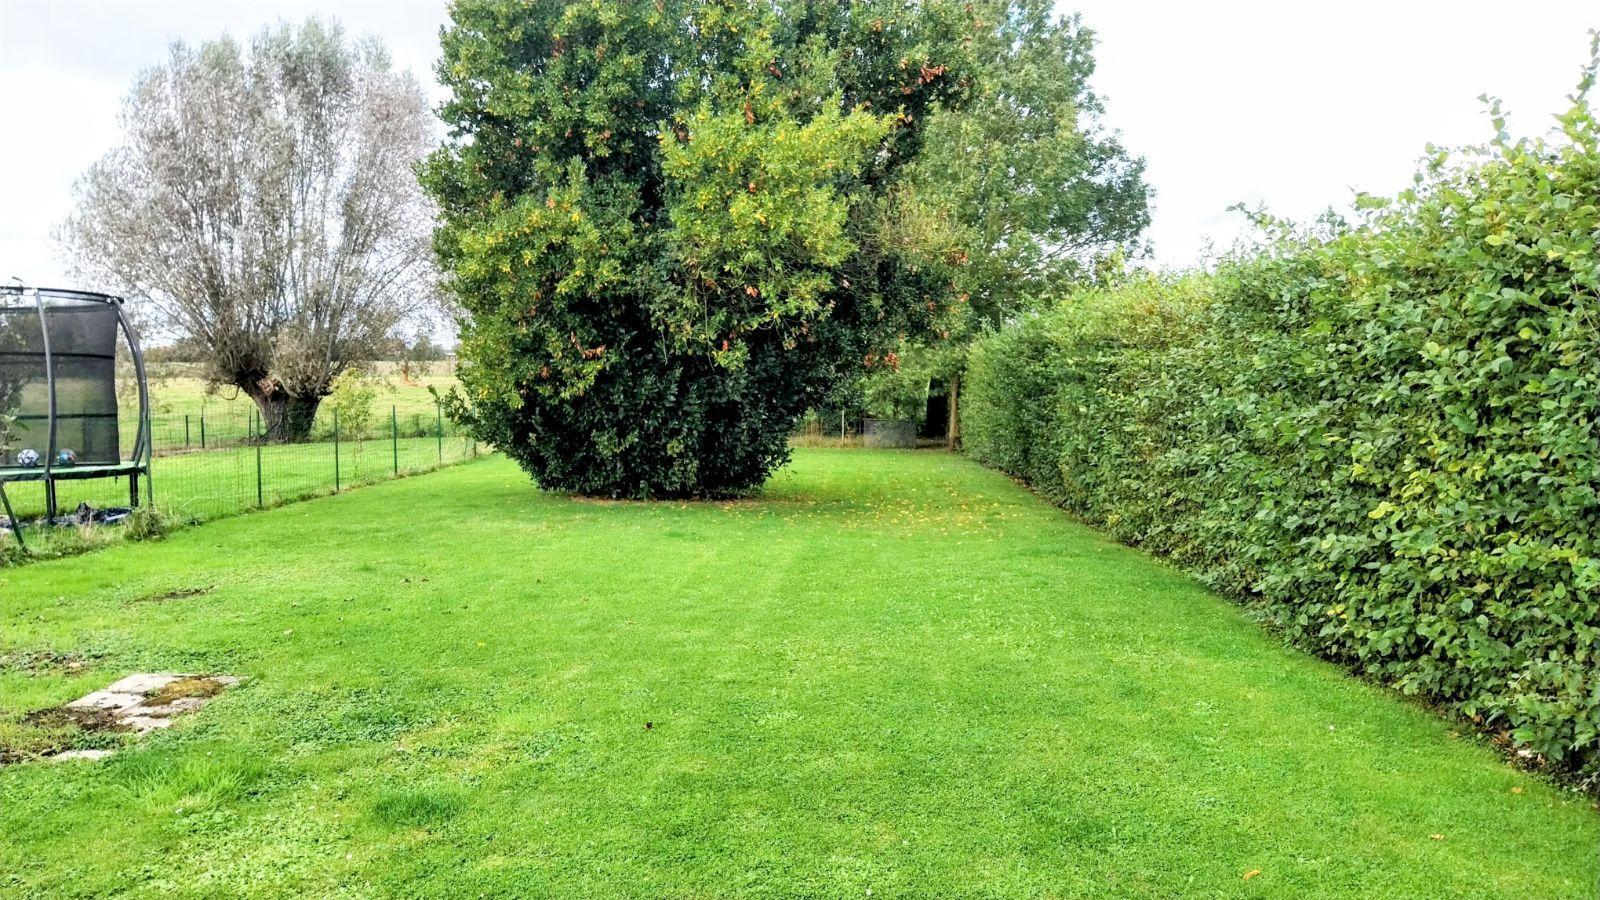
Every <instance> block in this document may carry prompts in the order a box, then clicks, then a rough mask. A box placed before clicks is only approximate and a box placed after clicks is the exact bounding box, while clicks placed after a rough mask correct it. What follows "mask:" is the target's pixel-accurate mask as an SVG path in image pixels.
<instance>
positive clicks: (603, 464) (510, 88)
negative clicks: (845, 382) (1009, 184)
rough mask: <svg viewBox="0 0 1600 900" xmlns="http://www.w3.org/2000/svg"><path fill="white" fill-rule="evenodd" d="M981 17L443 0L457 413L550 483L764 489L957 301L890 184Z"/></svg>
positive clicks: (446, 237)
mask: <svg viewBox="0 0 1600 900" xmlns="http://www.w3.org/2000/svg"><path fill="white" fill-rule="evenodd" d="M982 27H986V26H985V25H984V23H982V21H981V20H980V18H979V17H978V16H976V15H974V13H973V12H972V9H971V8H970V7H968V6H966V5H964V4H959V3H945V2H924V3H915V4H909V3H904V2H884V0H873V2H857V3H800V4H791V3H776V2H737V3H735V2H684V0H590V2H581V3H562V2H531V3H530V2H524V0H457V2H456V4H455V5H454V7H453V8H452V24H451V26H450V27H449V28H448V29H447V30H446V32H445V34H444V37H443V46H444V56H443V60H442V62H441V63H440V68H439V72H440V77H441V78H442V79H443V81H444V83H445V84H446V85H447V86H448V87H449V88H450V89H451V91H452V97H451V99H450V100H449V101H448V102H447V103H446V104H445V106H444V108H443V111H442V115H443V117H444V119H445V121H446V122H447V124H448V125H449V127H450V129H451V138H450V140H449V142H448V143H447V144H446V146H445V147H443V148H442V149H441V150H439V151H438V152H437V153H436V154H435V155H434V157H433V158H432V159H431V161H430V163H429V165H428V166H427V169H426V171H425V173H424V183H425V184H426V185H427V187H428V188H429V189H430V190H431V192H432V193H433V195H434V196H435V197H436V198H437V199H438V201H439V203H440V205H441V207H442V210H443V215H444V223H443V225H442V227H441V228H440V230H439V232H438V235H437V247H438V251H439V254H440V256H441V258H442V260H443V262H444V265H445V267H446V269H447V270H448V271H449V272H450V274H451V284H452V286H453V289H454V291H455V293H456V294H457V296H458V298H459V300H460V303H461V306H462V307H463V309H464V316H463V320H464V321H463V323H462V324H463V328H462V342H461V347H460V350H459V353H460V360H461V367H460V376H461V381H462V386H463V392H462V393H461V394H460V395H457V396H456V397H455V398H454V401H453V403H452V407H453V411H454V414H455V415H457V416H458V417H459V418H460V419H461V420H463V421H464V422H465V423H466V424H467V425H468V426H469V427H470V428H471V429H472V430H473V431H474V432H475V433H476V434H477V436H478V437H480V438H481V439H483V440H486V441H489V442H492V443H493V444H495V445H496V446H498V447H500V448H502V449H503V450H504V451H505V452H506V453H508V454H509V455H511V456H512V457H513V458H514V459H516V460H517V461H518V462H519V463H521V464H522V466H523V467H524V468H526V469H527V470H528V471H529V473H530V474H532V475H533V476H534V478H535V479H536V480H537V481H538V482H539V483H540V484H541V485H542V486H544V487H547V488H552V489H560V490H573V491H579V492H583V493H592V494H604V495H610V496H627V497H644V496H703V495H716V494H724V493H728V492H733V491H738V490H741V489H745V488H748V487H751V486H753V485H756V484H759V483H760V482H761V481H762V480H763V479H764V478H765V477H766V476H767V475H768V474H769V473H770V472H771V471H772V470H773V468H774V467H776V466H777V465H779V464H780V463H781V462H782V461H783V460H784V458H785V457H786V455H787V437H788V435H789V433H790V431H791V429H792V428H793V426H794V423H795V421H796V420H797V418H798V417H799V416H800V414H801V413H802V412H803V411H804V410H805V409H806V408H807V407H808V406H810V405H811V404H813V403H814V402H816V401H817V400H819V399H821V397H822V396H823V395H824V394H825V393H826V392H827V391H828V390H829V389H830V388H831V387H832V386H833V385H834V384H835V383H836V382H837V381H838V379H839V378H840V377H842V376H844V375H847V374H849V373H852V372H853V371H855V370H857V369H858V368H859V367H860V365H861V362H862V360H863V359H864V358H866V357H867V356H869V355H870V354H872V353H873V352H874V350H875V349H877V348H880V347H883V346H886V345H887V344H888V343H889V342H891V341H892V340H894V338H895V336H896V335H897V334H900V333H903V332H905V331H906V330H907V329H910V328H915V327H917V326H918V325H919V324H926V321H927V320H928V319H930V318H931V317H932V316H934V315H935V314H936V313H938V312H939V311H940V309H941V307H942V306H943V304H945V303H946V302H947V301H948V299H949V298H950V296H951V295H952V293H953V291H952V288H951V278H952V275H951V270H950V268H949V263H950V262H951V259H952V258H954V257H955V256H956V255H957V253H956V252H955V249H954V248H952V247H949V246H948V245H946V246H940V242H939V241H937V240H929V239H927V238H926V237H925V236H926V235H928V234H930V233H931V232H930V230H929V229H927V228H924V227H922V226H923V224H924V223H922V222H921V221H919V219H920V218H921V217H922V216H923V214H922V213H921V212H919V210H920V209H922V208H924V204H923V203H920V202H917V201H915V200H913V199H908V198H909V197H911V194H912V192H909V191H906V190H904V187H905V179H904V177H903V174H902V173H903V172H904V171H905V169H906V166H907V164H908V163H910V162H912V161H913V160H915V159H916V158H917V156H918V154H919V153H920V152H921V151H922V149H923V134H924V131H923V129H924V125H925V123H926V122H927V121H928V120H929V117H930V114H931V113H932V111H933V110H935V109H948V108H958V107H959V106H960V104H961V103H962V102H963V98H964V97H965V96H966V94H967V93H968V92H969V91H970V88H971V84H972V80H971V79H972V71H973V58H974V57H973V49H972V48H973V34H974V32H975V31H976V30H978V29H980V28H982ZM919 320H920V322H919Z"/></svg>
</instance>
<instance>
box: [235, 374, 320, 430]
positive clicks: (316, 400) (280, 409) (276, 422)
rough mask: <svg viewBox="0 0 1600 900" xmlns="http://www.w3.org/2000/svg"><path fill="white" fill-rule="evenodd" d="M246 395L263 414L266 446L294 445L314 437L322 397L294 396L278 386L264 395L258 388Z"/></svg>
mask: <svg viewBox="0 0 1600 900" xmlns="http://www.w3.org/2000/svg"><path fill="white" fill-rule="evenodd" d="M245 393H247V394H249V395H250V399H252V400H254V401H255V402H256V408H257V409H259V410H261V427H262V429H263V431H264V432H265V435H264V439H265V440H266V442H267V443H269V444H292V443H299V442H301V441H304V440H307V439H309V438H310V437H311V424H312V423H313V422H314V421H316V418H317V407H318V406H320V405H321V404H322V398H321V397H317V396H311V397H299V396H295V395H293V394H290V393H288V392H287V391H285V390H283V388H281V387H279V386H277V385H272V386H270V387H269V388H268V389H267V390H265V391H263V390H261V389H260V388H259V387H257V388H254V389H252V390H246V391H245Z"/></svg>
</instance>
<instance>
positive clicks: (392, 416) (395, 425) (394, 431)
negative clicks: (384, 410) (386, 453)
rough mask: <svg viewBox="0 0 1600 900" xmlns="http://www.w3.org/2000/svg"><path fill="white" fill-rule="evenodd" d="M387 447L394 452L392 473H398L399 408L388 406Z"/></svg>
mask: <svg viewBox="0 0 1600 900" xmlns="http://www.w3.org/2000/svg"><path fill="white" fill-rule="evenodd" d="M389 449H390V451H391V452H392V453H393V454H394V474H396V475H399V474H400V410H399V409H398V408H397V407H393V406H391V407H389Z"/></svg>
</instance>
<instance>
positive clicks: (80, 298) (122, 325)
mask: <svg viewBox="0 0 1600 900" xmlns="http://www.w3.org/2000/svg"><path fill="white" fill-rule="evenodd" d="M119 344H120V345H121V347H122V348H123V349H125V351H126V352H127V353H128V357H129V359H130V360H131V361H132V363H133V377H134V379H135V380H136V381H137V389H138V402H139V411H138V416H137V422H136V423H130V424H134V427H135V428H136V432H135V433H134V434H133V435H131V437H132V441H131V443H130V444H129V449H128V451H127V452H126V453H124V450H123V437H124V435H123V428H122V426H123V424H124V423H123V421H122V415H121V414H120V413H119V411H118V404H117V353H118V349H119ZM0 416H4V418H0V428H5V433H3V434H0V500H4V501H5V503H4V505H5V510H4V512H5V515H6V518H7V521H8V522H9V523H10V526H11V531H12V532H13V533H14V534H16V535H17V536H18V537H19V538H20V536H21V532H20V525H21V523H20V522H19V521H18V519H17V517H16V516H15V515H13V514H12V511H11V508H10V507H11V504H10V500H9V498H8V497H6V496H5V485H7V484H9V483H14V482H42V483H43V487H44V501H45V519H44V521H45V522H46V523H53V522H55V520H56V519H57V517H58V514H59V510H57V508H56V484H57V483H58V482H62V481H75V480H79V479H89V478H123V477H126V478H127V479H128V504H129V508H130V509H131V508H133V507H137V506H138V505H139V496H140V493H139V492H140V485H141V478H142V483H143V486H144V490H145V491H146V495H147V496H148V492H149V490H150V479H149V474H150V457H151V446H150V395H149V389H148V385H147V384H146V380H145V369H144V356H143V354H142V353H141V352H140V350H139V338H138V334H137V332H136V331H135V329H134V327H133V323H132V322H130V321H129V320H128V316H127V314H126V313H125V312H124V310H123V308H122V298H121V297H114V296H111V295H109V294H97V293H91V292H89V291H74V290H62V289H58V288H31V287H25V286H21V285H0ZM8 421H9V426H7V425H6V423H7V422H8Z"/></svg>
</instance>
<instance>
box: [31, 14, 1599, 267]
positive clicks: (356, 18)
mask: <svg viewBox="0 0 1600 900" xmlns="http://www.w3.org/2000/svg"><path fill="white" fill-rule="evenodd" d="M1062 9H1063V10H1077V11H1079V12H1081V13H1082V15H1083V18H1084V21H1085V22H1086V23H1087V24H1088V25H1090V26H1091V27H1093V28H1094V29H1095V30H1096V31H1097V32H1098V33H1099V36H1100V48H1099V54H1098V58H1099V61H1100V69H1099V74H1098V76H1097V78H1096V85H1097V87H1098V89H1099V90H1100V91H1101V93H1102V94H1104V95H1106V97H1107V98H1108V104H1107V122H1108V124H1110V125H1111V126H1112V127H1115V128H1117V129H1119V130H1120V131H1121V132H1122V133H1123V135H1124V138H1125V141H1126V143H1127V145H1128V147H1129V148H1130V149H1131V150H1132V151H1133V152H1135V153H1138V154H1140V155H1142V156H1144V157H1145V158H1146V159H1147V160H1148V162H1149V175H1150V180H1151V182H1152V183H1153V184H1154V186H1155V188H1156V191H1157V198H1156V205H1155V223H1154V226H1153V227H1152V229H1151V231H1150V238H1151V239H1152V241H1153V242H1154V245H1155V254H1156V261H1157V262H1159V263H1160V264H1162V265H1167V266H1183V265H1189V264H1192V263H1194V262H1196V261H1197V260H1199V259H1200V258H1201V256H1202V254H1203V253H1204V250H1205V248H1206V246H1207V245H1208V242H1214V243H1215V244H1216V245H1218V246H1223V245H1226V244H1227V243H1228V242H1229V241H1231V240H1232V239H1233V238H1234V237H1235V236H1236V235H1237V234H1238V233H1239V230H1240V222H1239V219H1238V217H1237V216H1236V215H1235V214H1231V213H1228V212H1227V207H1228V206H1229V205H1231V204H1233V203H1235V202H1239V201H1244V202H1247V203H1250V204H1252V205H1255V204H1259V203H1264V204H1266V205H1267V207H1268V208H1269V209H1271V210H1272V211H1273V212H1275V213H1277V214H1279V215H1285V216H1289V217H1293V218H1307V217H1310V216H1313V215H1315V214H1316V213H1317V212H1318V211H1320V210H1321V209H1323V208H1326V207H1327V206H1329V205H1343V204H1346V203H1348V201H1349V199H1350V197H1351V196H1352V192H1353V191H1356V190H1365V191H1372V192H1378V193H1392V192H1394V191H1396V190H1398V189H1400V188H1402V187H1404V186H1405V185H1406V184H1407V183H1408V181H1409V178H1410V174H1411V172H1412V171H1413V170H1414V162H1415V160H1416V159H1417V157H1419V156H1420V155H1421V154H1422V152H1423V148H1424V146H1425V145H1426V144H1427V143H1428V142H1430V141H1432V142H1435V143H1439V144H1446V145H1456V144H1462V143H1476V142H1479V141H1481V140H1483V139H1484V138H1485V137H1486V136H1487V134H1488V128H1489V126H1488V124H1487V121H1486V119H1485V116H1484V114H1483V111H1482V105H1481V104H1480V103H1479V102H1478V100H1477V97H1478V95H1479V94H1482V93H1486V92H1487V93H1493V94H1497V95H1499V96H1500V97H1502V98H1504V99H1505V100H1506V102H1507V106H1508V108H1509V109H1510V110H1511V112H1512V120H1511V121H1512V130H1513V131H1514V132H1516V133H1533V132H1542V131H1544V130H1545V129H1547V128H1548V126H1549V124H1550V115H1551V114H1552V113H1554V112H1557V111H1559V110H1560V109H1561V108H1562V106H1563V104H1564V98H1565V97H1566V96H1567V95H1568V94H1569V93H1570V92H1571V90H1572V88H1573V85H1574V84H1575V83H1576V81H1577V77H1578V70H1579V68H1580V66H1581V65H1582V64H1583V62H1584V60H1585V56H1586V53H1587V46H1588V37H1587V32H1588V30H1589V29H1591V28H1600V4H1597V3H1596V2H1595V0H1584V2H1579V0H1522V2H1511V0H1498V2H1480V0H1384V2H1374V0H1345V2H1342V3H1330V4H1310V3H1284V2H1281V0H1278V2H1241V0H1213V2H1210V3H1193V2H1136V0H1075V2H1072V3H1064V4H1062ZM324 12H332V13H334V14H336V15H337V16H338V17H339V18H340V19H341V20H342V21H343V22H344V24H345V26H346V27H347V28H348V29H350V30H351V31H355V32H360V33H370V34H374V35H377V36H378V37H380V38H382V39H383V40H384V41H385V42H386V43H387V44H388V45H389V48H390V50H391V52H392V53H393V55H394V57H395V60H396V61H397V62H398V63H399V64H400V65H401V66H404V67H407V68H410V69H412V70H413V71H414V72H415V73H416V74H417V76H418V78H419V79H420V80H422V81H423V83H424V84H425V85H427V86H428V87H429V89H430V91H431V92H432V93H433V95H434V96H435V97H436V98H437V97H438V95H439V93H440V90H439V88H438V87H437V85H435V84H433V79H432V62H433V59H434V55H435V53H436V46H437V36H438V29H439V27H440V25H441V24H443V21H444V0H340V2H338V3H329V2H326V0H270V2H268V0H0V124H3V126H4V128H5V130H6V136H5V138H4V139H0V279H5V278H9V276H11V275H17V276H20V277H22V278H23V279H25V280H27V281H29V282H31V283H35V284H60V283H64V282H65V280H66V278H65V272H66V270H67V268H68V266H67V261H66V260H63V259H61V258H59V256H58V255H57V252H56V250H55V249H54V247H53V245H52V243H51V241H50V232H51V229H52V228H53V227H54V226H55V224H56V223H57V222H59V221H60V220H61V219H62V218H64V217H65V216H66V214H67V212H68V209H69V205H70V203H71V197H72V182H73V180H74V179H75V178H76V177H77V175H78V174H79V173H80V172H82V171H83V169H84V168H85V167H87V166H88V165H89V164H90V163H92V162H93V161H94V160H95V159H96V158H98V157H99V156H100V155H101V154H102V153H104V152H105V151H106V150H107V149H109V148H110V147H111V146H112V144H113V143H115V141H116V137H117V122H116V116H117V110H118V107H119V104H120V100H121V97H122V95H123V94H124V93H125V91H126V90H127V88H128V86H129V84H130V83H131V82H132V79H133V77H134V75H135V74H137V72H138V71H139V70H140V69H141V68H143V67H144V66H147V65H150V64H152V63H156V62H159V61H160V60H161V59H162V58H163V56H164V54H165V49H166V46H167V44H168V43H169V42H171V41H173V40H175V39H183V40H187V41H191V42H197V41H201V40H204V39H206V38H208V37H212V36H215V35H217V34H220V33H222V32H225V31H226V32H230V33H232V34H233V35H235V36H236V37H240V38H244V37H248V36H249V35H250V34H252V33H254V32H255V31H256V30H258V29H259V28H261V27H262V26H263V25H266V24H269V23H272V22H274V21H277V20H280V19H289V20H295V19H299V18H303V17H305V16H307V15H310V14H313V13H324Z"/></svg>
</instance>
